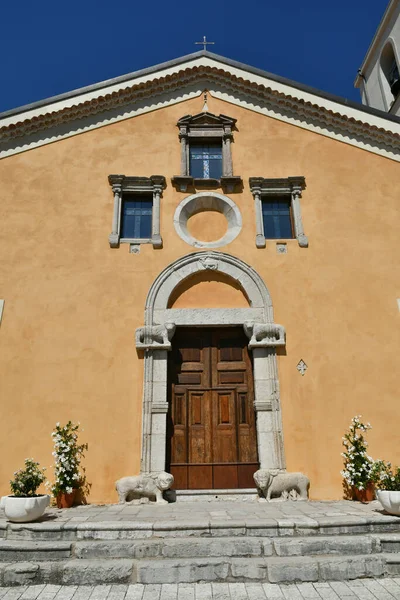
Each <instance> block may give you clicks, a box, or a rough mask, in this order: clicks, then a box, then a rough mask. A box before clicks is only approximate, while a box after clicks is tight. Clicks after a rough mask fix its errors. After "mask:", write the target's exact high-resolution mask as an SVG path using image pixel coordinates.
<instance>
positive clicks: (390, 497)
mask: <svg viewBox="0 0 400 600" xmlns="http://www.w3.org/2000/svg"><path fill="white" fill-rule="evenodd" d="M376 495H377V498H378V500H379V502H380V503H381V504H382V506H383V508H384V509H385V510H386V512H388V513H390V514H391V515H398V516H400V491H396V492H389V491H387V490H377V492H376Z"/></svg>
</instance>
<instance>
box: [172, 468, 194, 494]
mask: <svg viewBox="0 0 400 600" xmlns="http://www.w3.org/2000/svg"><path fill="white" fill-rule="evenodd" d="M170 473H171V475H173V477H174V489H176V490H187V489H190V488H189V483H188V466H187V465H173V464H171V466H170Z"/></svg>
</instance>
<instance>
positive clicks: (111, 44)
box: [0, 0, 389, 111]
mask: <svg viewBox="0 0 400 600" xmlns="http://www.w3.org/2000/svg"><path fill="white" fill-rule="evenodd" d="M388 1H389V0H330V1H328V2H326V1H325V2H324V1H321V0H318V1H317V0H303V1H302V2H301V1H299V0H274V1H272V0H244V1H243V0H240V1H239V0H213V1H212V2H206V1H204V0H202V1H201V0H199V1H198V2H190V3H189V2H188V1H187V0H186V1H185V0H172V2H171V1H170V2H166V1H165V0H163V1H161V0H153V1H151V0H149V1H148V2H140V3H139V2H137V1H135V0H131V1H128V0H109V1H108V2H104V1H103V0H79V1H78V0H68V2H62V3H61V2H56V1H54V0H52V2H50V0H38V2H32V1H31V2H27V0H22V2H13V3H11V2H7V3H4V4H3V5H2V25H3V27H2V35H1V54H0V56H1V59H0V60H1V62H0V65H1V88H0V89H1V93H0V111H5V110H9V109H11V108H15V107H17V106H21V105H23V104H27V103H29V102H34V101H36V100H41V99H43V98H47V97H49V96H54V95H56V94H60V93H63V92H67V91H70V90H72V89H75V88H78V87H82V86H85V85H90V84H92V83H96V82H98V81H102V80H104V79H108V78H111V77H116V76H118V75H123V74H125V73H129V72H131V71H135V70H137V69H141V68H144V67H148V66H151V65H154V64H157V63H160V62H164V61H166V60H170V59H173V58H176V57H179V56H183V55H185V54H190V53H191V52H195V51H196V50H198V49H199V48H201V47H200V46H195V45H194V42H195V41H199V40H201V39H202V37H203V35H206V36H207V39H209V40H211V41H215V45H214V46H211V47H210V50H211V51H213V52H215V53H217V54H221V55H222V56H226V57H228V58H232V59H234V60H238V61H241V62H244V63H247V64H249V65H252V66H254V67H258V68H261V69H265V70H266V71H270V72H272V73H276V74H277V75H281V76H283V77H288V78H290V79H293V80H295V81H299V82H302V83H305V84H308V85H311V86H313V87H316V88H319V89H322V90H325V91H328V92H331V93H334V94H337V95H339V96H343V97H346V98H350V99H352V100H355V101H359V92H358V90H356V89H354V88H353V81H354V78H355V75H356V72H357V69H358V68H359V66H360V65H361V62H362V60H363V57H364V55H365V53H366V51H367V49H368V46H369V43H370V41H371V39H372V37H373V35H374V33H375V30H376V27H377V26H378V24H379V21H380V19H381V17H382V15H383V13H384V11H385V8H386V6H387V4H388Z"/></svg>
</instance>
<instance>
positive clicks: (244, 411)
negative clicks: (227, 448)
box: [236, 389, 257, 463]
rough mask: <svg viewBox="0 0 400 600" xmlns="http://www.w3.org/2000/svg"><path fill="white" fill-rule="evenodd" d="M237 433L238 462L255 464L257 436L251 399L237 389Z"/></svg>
mask: <svg viewBox="0 0 400 600" xmlns="http://www.w3.org/2000/svg"><path fill="white" fill-rule="evenodd" d="M236 410H237V412H236V414H237V421H238V425H237V432H238V461H239V462H241V463H254V462H257V443H256V441H257V435H256V423H255V414H254V407H253V402H252V398H251V399H250V398H249V394H248V392H246V391H244V390H242V389H239V390H238V391H237V395H236Z"/></svg>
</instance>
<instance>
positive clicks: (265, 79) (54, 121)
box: [0, 51, 400, 161]
mask: <svg viewBox="0 0 400 600" xmlns="http://www.w3.org/2000/svg"><path fill="white" fill-rule="evenodd" d="M205 87H206V88H207V91H208V93H209V94H210V95H211V96H214V97H216V98H220V99H222V100H225V101H227V102H230V103H232V104H236V105H238V106H242V107H244V108H247V109H249V110H253V111H255V112H258V113H261V114H264V115H267V116H269V117H272V118H275V119H278V120H281V121H285V122H287V123H292V124H293V125H296V126H298V127H302V128H304V129H308V130H310V131H314V132H317V133H319V134H321V135H325V136H327V137H331V138H334V139H337V140H339V141H342V142H344V143H348V144H351V145H353V146H357V147H360V148H363V149H364V150H367V151H370V152H374V153H376V154H381V155H383V156H386V157H388V158H391V159H394V160H397V161H400V119H398V118H396V117H392V116H390V115H387V114H386V113H382V112H381V111H377V110H374V109H370V108H367V107H364V106H362V105H360V104H356V103H352V102H349V101H347V100H344V99H342V98H338V97H336V96H332V95H330V94H325V93H323V92H320V91H319V90H314V89H312V88H309V87H307V86H303V85H301V84H297V83H295V82H292V81H289V80H287V79H283V78H280V77H277V76H274V75H271V74H270V73H266V72H264V71H260V70H259V69H254V68H252V67H248V66H247V65H243V64H241V63H237V62H235V61H231V60H229V59H226V58H224V57H221V56H218V55H215V54H211V53H210V52H207V51H201V52H198V53H195V54H192V55H189V56H186V57H182V58H180V59H177V60H175V61H171V62H169V63H164V64H162V65H158V66H156V67H152V68H150V69H145V70H143V71H138V72H136V73H132V74H130V75H126V76H123V77H120V78H117V79H113V80H109V81H106V82H103V83H101V84H96V85H94V86H90V87H88V88H83V89H80V90H75V91H74V92H71V93H68V94H63V95H61V96H58V97H55V98H50V99H48V100H45V101H43V102H38V103H35V104H33V105H29V106H27V107H22V108H20V109H16V110H14V111H9V112H7V113H3V115H0V157H5V156H8V155H11V154H15V153H18V152H23V151H26V150H30V149H32V148H35V147H37V146H41V145H43V144H47V143H50V142H54V141H56V140H58V139H63V138H65V137H70V136H72V135H76V134H78V133H82V132H84V131H89V130H91V129H94V128H98V127H102V126H105V125H109V124H110V123H113V122H117V121H120V120H124V119H127V118H131V117H134V116H136V115H139V114H143V113H145V112H150V111H152V110H156V109H159V108H161V107H163V106H169V105H171V104H175V103H178V102H182V101H184V100H187V99H189V98H194V97H197V96H199V95H200V94H202V93H203V91H204V88H205ZM204 115H208V116H207V117H205V116H204ZM191 118H192V119H194V118H199V119H201V118H206V119H212V118H217V119H218V118H227V117H223V116H222V115H220V117H216V115H211V114H210V113H203V114H201V113H200V114H199V115H195V116H194V117H191Z"/></svg>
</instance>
